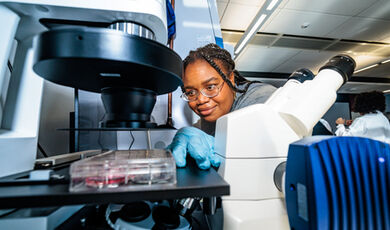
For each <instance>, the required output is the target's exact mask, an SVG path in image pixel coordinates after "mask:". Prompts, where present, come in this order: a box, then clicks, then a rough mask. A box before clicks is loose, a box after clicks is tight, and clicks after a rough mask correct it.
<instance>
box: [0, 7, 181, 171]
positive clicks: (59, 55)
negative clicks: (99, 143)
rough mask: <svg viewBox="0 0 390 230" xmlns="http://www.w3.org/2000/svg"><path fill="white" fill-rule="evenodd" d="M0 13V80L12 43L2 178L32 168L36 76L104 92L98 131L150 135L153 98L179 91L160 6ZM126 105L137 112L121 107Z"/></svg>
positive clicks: (177, 67)
mask: <svg viewBox="0 0 390 230" xmlns="http://www.w3.org/2000/svg"><path fill="white" fill-rule="evenodd" d="M0 10H1V11H2V14H1V15H2V16H4V20H1V25H2V26H1V27H2V28H3V30H4V31H5V32H6V33H4V36H2V38H1V39H2V41H1V44H3V46H2V48H1V49H0V60H1V63H0V73H4V72H5V71H6V69H7V68H8V59H9V57H10V54H11V48H12V47H13V45H14V43H15V42H14V39H15V40H17V42H16V43H17V48H16V55H15V61H14V63H11V65H12V64H13V68H12V69H13V70H14V71H13V72H12V76H11V78H10V83H9V86H8V87H6V86H4V87H5V88H8V92H9V93H8V95H7V99H6V104H5V109H4V111H3V114H2V115H3V120H2V126H1V127H2V128H3V131H4V132H2V133H1V135H0V144H1V146H5V147H4V148H2V150H1V157H2V159H7V160H6V161H5V160H2V161H0V177H1V176H6V175H11V174H15V173H18V172H23V171H27V170H31V169H32V168H33V167H34V161H35V156H36V146H37V136H38V128H39V125H38V124H39V115H40V114H39V112H40V110H39V108H40V103H41V96H42V86H43V81H42V79H41V78H39V77H38V76H37V74H38V75H40V76H41V77H43V78H45V79H47V80H49V81H52V82H55V83H58V84H62V85H66V86H71V87H76V88H80V89H85V90H89V91H93V92H97V91H99V92H100V91H103V100H104V101H105V106H106V108H107V111H106V113H107V115H106V117H105V120H104V121H103V122H102V124H101V126H102V127H136V128H137V127H139V128H150V127H155V126H156V124H155V123H153V122H150V113H151V110H152V109H153V106H154V102H155V96H156V95H160V94H163V93H167V92H170V91H173V90H175V89H176V88H177V87H178V86H179V85H180V84H181V80H180V76H181V58H180V57H179V56H178V55H177V54H176V53H175V52H174V51H172V50H170V49H168V48H167V47H165V44H166V42H167V25H166V7H165V1H162V0H147V1H138V0H136V1H125V0H123V1H116V2H115V3H114V4H113V3H110V2H107V1H104V0H98V1H89V0H88V1H83V2H82V3H80V2H79V1H50V2H48V1H45V0H29V1H27V0H26V1H0ZM33 70H34V71H33ZM0 82H1V83H0V84H2V83H3V80H1V81H0ZM0 86H1V87H0V88H3V86H2V85H0ZM129 102H131V103H132V104H133V105H134V106H133V107H131V106H130V107H129V106H120V105H123V104H121V103H129ZM140 104H141V105H142V106H140Z"/></svg>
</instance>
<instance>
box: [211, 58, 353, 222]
mask: <svg viewBox="0 0 390 230" xmlns="http://www.w3.org/2000/svg"><path fill="white" fill-rule="evenodd" d="M337 57H338V58H340V59H339V61H340V60H341V62H343V61H347V62H350V63H353V64H351V65H354V61H353V60H352V59H348V58H349V57H348V58H347V57H345V56H336V57H334V58H333V59H337ZM333 59H332V60H333ZM343 59H344V60H343ZM347 59H348V60H347ZM332 60H331V61H330V62H329V63H328V64H330V66H331V67H329V65H328V66H324V67H323V68H322V70H321V71H320V72H319V74H318V75H317V76H316V77H315V78H314V79H313V80H306V81H304V82H303V83H301V82H299V81H297V80H294V79H290V80H289V81H287V83H286V84H285V85H284V86H283V87H281V88H279V89H278V90H277V91H275V93H274V94H273V95H271V97H270V98H269V99H268V100H267V101H266V103H264V104H256V105H252V106H248V107H246V108H243V109H240V110H237V111H234V112H231V113H229V114H227V115H225V116H223V117H221V118H220V119H218V121H217V126H216V135H215V143H216V146H215V151H216V152H217V154H219V155H220V156H221V157H222V159H223V160H222V164H221V166H220V168H219V171H218V172H219V173H220V174H221V175H222V176H223V177H224V179H225V180H226V181H227V182H228V183H229V184H230V189H231V191H230V192H231V195H230V196H226V197H223V203H222V206H223V212H224V229H229V230H230V229H231V230H233V229H240V230H243V229H278V230H281V229H289V223H288V217H287V212H286V208H285V203H284V199H283V198H284V195H283V194H282V193H281V192H279V190H278V189H277V188H276V186H275V182H274V172H275V169H276V167H277V166H278V165H279V164H281V163H282V162H284V161H286V159H287V153H288V147H289V144H290V143H292V142H294V141H297V140H299V139H301V138H303V137H304V136H308V135H310V134H311V130H312V128H313V127H314V125H315V124H316V123H317V122H318V121H319V119H320V118H321V117H322V116H323V115H324V114H325V113H326V111H327V110H328V109H329V108H330V107H331V106H332V104H333V103H334V102H335V100H336V96H337V95H336V91H337V90H338V89H339V87H341V85H342V84H343V83H344V82H345V81H346V79H347V77H346V76H345V75H347V76H348V74H345V75H344V76H342V72H340V71H339V70H337V71H336V70H335V69H334V68H333V67H334V66H332V65H333V64H334V62H335V61H333V62H332ZM336 65H337V60H336ZM328 67H329V68H328ZM344 67H345V66H344ZM353 68H354V66H353ZM336 69H337V68H336ZM340 69H342V68H340ZM352 72H353V69H352ZM352 72H350V75H351V74H352Z"/></svg>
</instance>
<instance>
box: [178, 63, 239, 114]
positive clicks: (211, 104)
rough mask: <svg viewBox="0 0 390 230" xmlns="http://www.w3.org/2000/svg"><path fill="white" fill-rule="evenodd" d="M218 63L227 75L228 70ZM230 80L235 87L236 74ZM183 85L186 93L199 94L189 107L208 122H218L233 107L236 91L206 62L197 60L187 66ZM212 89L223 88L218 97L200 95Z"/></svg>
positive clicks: (189, 103) (230, 76) (231, 75)
mask: <svg viewBox="0 0 390 230" xmlns="http://www.w3.org/2000/svg"><path fill="white" fill-rule="evenodd" d="M216 63H217V65H218V66H219V67H220V68H221V69H222V71H223V72H224V73H225V74H227V73H226V70H225V69H224V68H222V66H221V65H219V63H218V62H217V61H216ZM228 78H229V80H230V81H231V82H232V84H233V85H234V74H233V73H231V74H230V75H229V76H228ZM222 83H223V85H222ZM183 84H184V90H185V92H189V91H191V90H195V91H196V92H198V98H197V99H196V100H195V101H190V102H188V105H189V106H190V108H191V109H192V110H193V111H194V112H195V113H196V114H198V115H199V116H200V117H201V118H202V119H204V120H206V121H209V122H214V121H216V120H217V119H218V118H220V117H221V116H223V115H225V114H227V113H228V112H229V111H230V108H231V107H232V105H233V100H234V91H233V90H232V89H231V88H230V87H229V85H228V84H227V83H226V82H224V81H223V79H222V77H221V76H220V75H219V74H218V72H217V71H216V70H215V69H214V68H213V67H212V66H211V65H210V64H209V63H208V62H206V61H204V60H197V61H195V62H193V63H191V64H189V65H187V68H186V69H185V71H184V77H183ZM221 86H222V87H221ZM212 87H221V88H220V92H219V94H218V95H217V96H215V97H212V98H208V97H206V96H204V95H203V94H201V93H200V91H201V90H202V89H204V88H212Z"/></svg>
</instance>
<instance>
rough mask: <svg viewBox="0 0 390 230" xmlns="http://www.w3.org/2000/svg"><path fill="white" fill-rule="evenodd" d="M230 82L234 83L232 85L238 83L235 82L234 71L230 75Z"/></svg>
mask: <svg viewBox="0 0 390 230" xmlns="http://www.w3.org/2000/svg"><path fill="white" fill-rule="evenodd" d="M228 78H229V80H230V82H231V83H232V85H236V82H235V81H234V71H232V72H231V73H230V74H229V77H228Z"/></svg>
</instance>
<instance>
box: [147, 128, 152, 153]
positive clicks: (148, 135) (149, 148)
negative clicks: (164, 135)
mask: <svg viewBox="0 0 390 230" xmlns="http://www.w3.org/2000/svg"><path fill="white" fill-rule="evenodd" d="M146 136H147V138H148V150H151V149H152V141H151V139H150V129H148V131H146Z"/></svg>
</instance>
